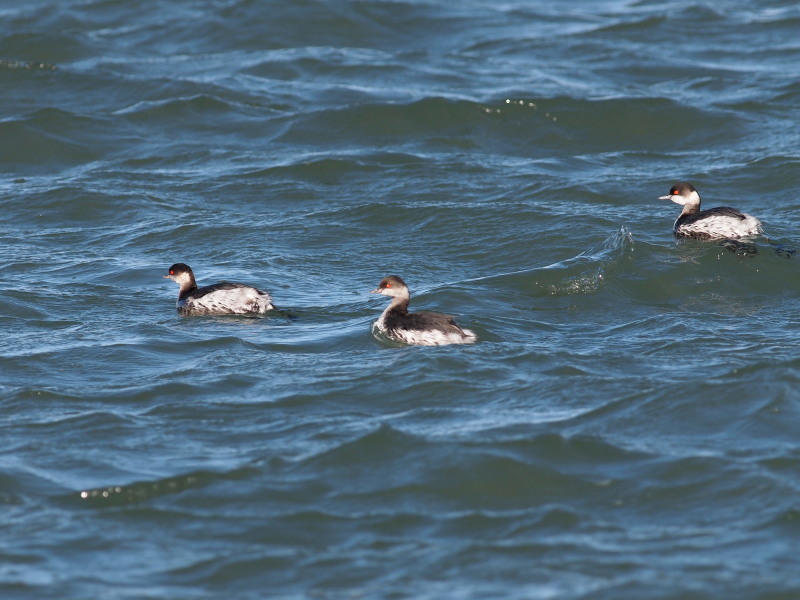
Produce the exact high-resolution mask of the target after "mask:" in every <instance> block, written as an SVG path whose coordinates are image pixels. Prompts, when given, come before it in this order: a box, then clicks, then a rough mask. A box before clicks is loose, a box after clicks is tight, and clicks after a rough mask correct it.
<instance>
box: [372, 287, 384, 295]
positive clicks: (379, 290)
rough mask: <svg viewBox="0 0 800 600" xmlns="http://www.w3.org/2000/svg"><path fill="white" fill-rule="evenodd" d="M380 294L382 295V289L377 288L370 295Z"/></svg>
mask: <svg viewBox="0 0 800 600" xmlns="http://www.w3.org/2000/svg"><path fill="white" fill-rule="evenodd" d="M380 293H381V288H375V289H374V290H372V291H371V292H370V294H380Z"/></svg>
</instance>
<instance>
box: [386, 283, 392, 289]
mask: <svg viewBox="0 0 800 600" xmlns="http://www.w3.org/2000/svg"><path fill="white" fill-rule="evenodd" d="M384 287H387V288H390V287H392V284H391V283H387V284H386V285H385V286H384Z"/></svg>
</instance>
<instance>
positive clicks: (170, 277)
mask: <svg viewBox="0 0 800 600" xmlns="http://www.w3.org/2000/svg"><path fill="white" fill-rule="evenodd" d="M162 277H164V279H172V276H171V275H163V276H162Z"/></svg>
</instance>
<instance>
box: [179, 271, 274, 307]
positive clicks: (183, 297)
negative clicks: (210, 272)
mask: <svg viewBox="0 0 800 600" xmlns="http://www.w3.org/2000/svg"><path fill="white" fill-rule="evenodd" d="M164 277H165V278H166V279H172V281H174V282H175V283H177V284H178V286H180V291H179V292H178V303H177V308H178V314H180V315H183V316H197V315H252V314H264V313H266V312H267V311H270V310H274V309H275V306H274V305H273V304H272V296H270V295H269V293H268V292H265V291H263V290H259V289H258V288H254V287H251V286H249V285H244V284H242V283H230V282H227V281H221V282H220V283H215V284H214V285H207V286H204V287H197V282H196V281H195V278H194V272H193V271H192V269H191V267H189V265H186V264H184V263H175V264H174V265H172V266H171V267H170V268H169V273H168V274H167V275H164Z"/></svg>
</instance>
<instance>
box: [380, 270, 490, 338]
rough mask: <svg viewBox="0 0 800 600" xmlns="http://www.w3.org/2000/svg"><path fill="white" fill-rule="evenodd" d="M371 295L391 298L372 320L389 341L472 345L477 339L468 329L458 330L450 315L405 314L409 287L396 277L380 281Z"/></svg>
mask: <svg viewBox="0 0 800 600" xmlns="http://www.w3.org/2000/svg"><path fill="white" fill-rule="evenodd" d="M371 293H373V294H383V295H384V296H389V297H390V298H391V299H392V302H391V304H389V306H388V307H387V308H386V310H385V311H383V314H382V315H381V316H380V318H379V319H378V320H377V321H375V324H374V327H375V328H376V329H377V330H378V331H380V332H382V333H383V334H385V335H386V336H388V337H389V338H391V339H393V340H395V341H398V342H404V343H406V344H416V345H420V346H441V345H444V344H472V343H473V342H475V341H476V340H477V339H478V338H477V337H476V336H475V334H474V333H473V332H472V331H470V330H469V329H461V327H459V326H458V325H456V323H455V321H453V317H451V316H450V315H443V314H440V313H432V312H417V313H410V312H408V303H409V301H410V298H411V294H410V293H409V291H408V286H407V285H406V284H405V282H404V281H403V280H402V279H400V278H399V277H398V276H397V275H389V276H388V277H384V278H383V279H381V282H380V283H379V284H378V287H377V288H376V289H374V290H372V292H371Z"/></svg>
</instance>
